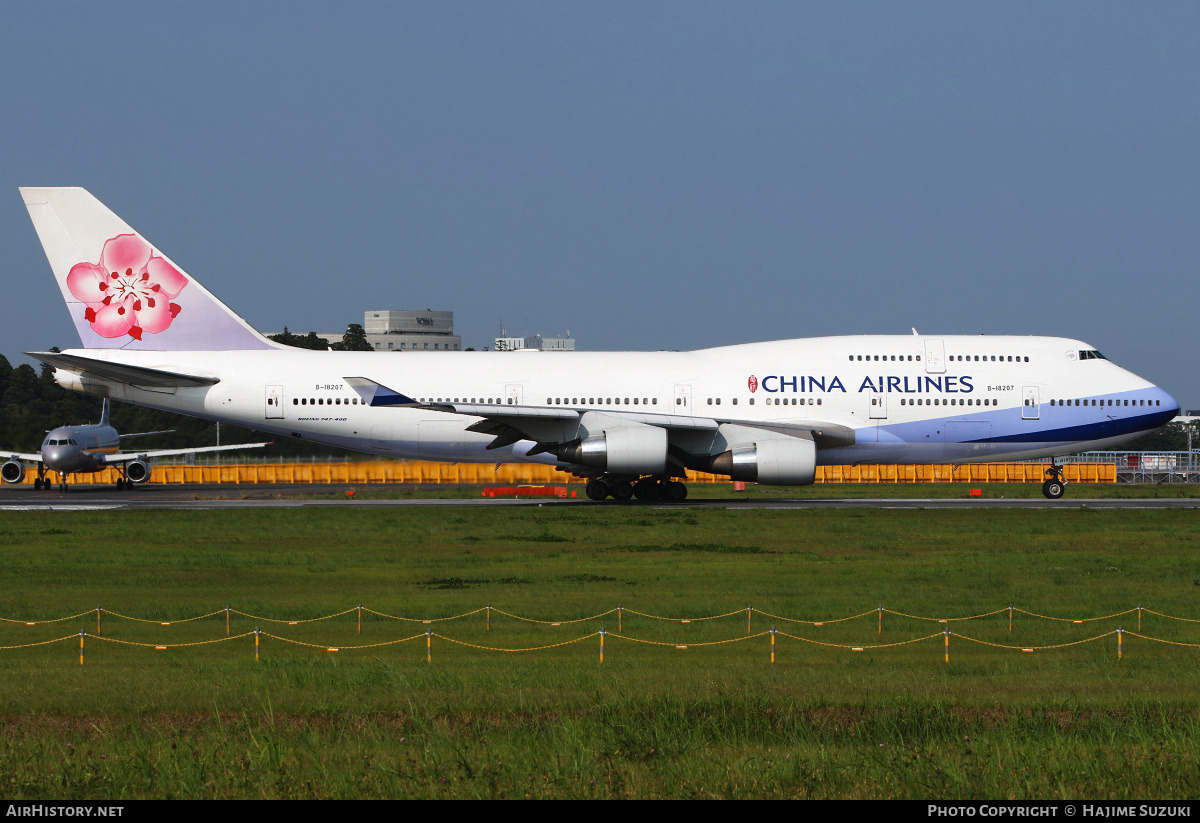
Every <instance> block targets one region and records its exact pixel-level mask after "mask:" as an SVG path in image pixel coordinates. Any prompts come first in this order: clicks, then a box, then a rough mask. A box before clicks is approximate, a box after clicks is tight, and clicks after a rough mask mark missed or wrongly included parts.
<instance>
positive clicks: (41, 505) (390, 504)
mask: <svg viewBox="0 0 1200 823" xmlns="http://www.w3.org/2000/svg"><path fill="white" fill-rule="evenodd" d="M329 494H330V488H329V486H328V485H324V484H321V485H315V486H297V485H294V484H284V485H266V484H263V485H238V486H230V485H188V486H145V487H141V488H137V489H135V490H133V491H127V492H118V491H115V490H114V489H113V488H112V487H109V486H95V487H92V486H87V485H83V486H75V487H72V489H71V491H70V492H68V493H66V494H61V493H59V492H56V491H50V492H35V491H33V490H32V489H30V488H28V487H20V488H5V489H2V490H0V511H45V510H52V511H96V510H103V509H180V510H195V509H295V508H329V507H340V508H397V507H413V506H427V507H449V508H474V507H479V506H488V507H490V506H555V507H561V506H620V507H631V506H634V507H636V506H641V507H646V506H652V507H666V508H718V509H854V508H865V509H1079V508H1089V509H1173V508H1184V509H1195V508H1200V498H1150V499H1116V498H1114V499H1109V500H1096V499H1090V500H1083V499H1079V500H1072V499H1071V498H1070V496H1069V494H1070V493H1069V492H1068V496H1067V497H1065V498H1063V499H1061V500H1046V499H1042V498H1029V499H1016V500H1004V499H987V498H956V499H949V500H947V499H941V500H935V499H924V498H920V497H914V498H905V499H898V498H886V499H879V500H869V499H843V498H836V497H830V498H825V499H804V500H745V499H737V498H730V499H707V500H688V501H685V502H683V503H661V502H654V503H647V502H638V501H631V502H629V503H617V502H616V501H613V500H606V501H604V502H602V503H594V502H592V501H589V500H583V499H574V500H559V499H554V498H540V499H539V498H533V499H504V498H495V499H492V498H471V499H466V500H452V499H429V498H426V499H399V500H364V499H348V498H345V497H341V496H338V497H332V498H330V499H301V498H298V497H297V495H329Z"/></svg>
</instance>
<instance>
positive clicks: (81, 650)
mask: <svg viewBox="0 0 1200 823" xmlns="http://www.w3.org/2000/svg"><path fill="white" fill-rule="evenodd" d="M85 637H87V632H85V631H83V630H82V629H81V630H80V631H79V665H80V666H82V665H83V638H85Z"/></svg>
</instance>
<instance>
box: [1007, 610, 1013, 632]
mask: <svg viewBox="0 0 1200 823" xmlns="http://www.w3.org/2000/svg"><path fill="white" fill-rule="evenodd" d="M1012 618H1013V604H1012V603H1009V604H1008V633H1009V634H1012Z"/></svg>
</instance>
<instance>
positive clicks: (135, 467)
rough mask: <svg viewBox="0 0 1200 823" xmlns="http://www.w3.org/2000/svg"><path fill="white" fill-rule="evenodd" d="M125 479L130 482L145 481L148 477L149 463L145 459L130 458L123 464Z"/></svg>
mask: <svg viewBox="0 0 1200 823" xmlns="http://www.w3.org/2000/svg"><path fill="white" fill-rule="evenodd" d="M125 479H126V480H128V481H129V482H130V483H145V482H146V481H147V480H149V479H150V464H148V463H147V462H146V461H145V460H130V461H129V462H128V463H126V464H125Z"/></svg>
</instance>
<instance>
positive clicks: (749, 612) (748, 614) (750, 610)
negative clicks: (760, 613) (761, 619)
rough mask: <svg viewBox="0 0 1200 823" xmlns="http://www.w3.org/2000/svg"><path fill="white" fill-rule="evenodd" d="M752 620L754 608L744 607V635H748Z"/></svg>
mask: <svg viewBox="0 0 1200 823" xmlns="http://www.w3.org/2000/svg"><path fill="white" fill-rule="evenodd" d="M753 622H754V609H753V608H751V607H750V606H747V607H746V636H747V637H749V636H750V626H751V624H752V623H753Z"/></svg>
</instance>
